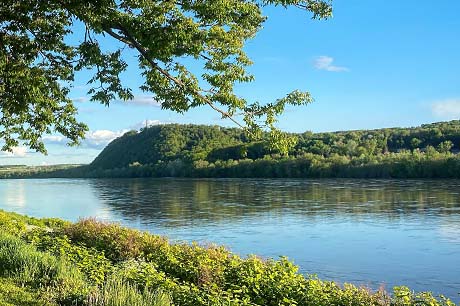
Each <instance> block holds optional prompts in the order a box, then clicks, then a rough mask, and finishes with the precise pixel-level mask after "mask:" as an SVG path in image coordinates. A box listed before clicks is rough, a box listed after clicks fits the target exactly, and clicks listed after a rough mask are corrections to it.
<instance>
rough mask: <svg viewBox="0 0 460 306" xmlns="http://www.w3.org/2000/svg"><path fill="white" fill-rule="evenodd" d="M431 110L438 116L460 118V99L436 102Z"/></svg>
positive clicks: (448, 118) (449, 118)
mask: <svg viewBox="0 0 460 306" xmlns="http://www.w3.org/2000/svg"><path fill="white" fill-rule="evenodd" d="M431 111H432V112H433V115H435V116H436V117H440V118H443V119H446V120H451V119H459V118H460V99H448V100H442V101H437V102H434V103H433V104H432V105H431Z"/></svg>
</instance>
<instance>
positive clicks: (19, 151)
mask: <svg viewBox="0 0 460 306" xmlns="http://www.w3.org/2000/svg"><path fill="white" fill-rule="evenodd" d="M11 150H12V151H11V152H8V151H0V157H25V156H26V155H27V148H26V147H23V146H19V147H13V148H12V149H11Z"/></svg>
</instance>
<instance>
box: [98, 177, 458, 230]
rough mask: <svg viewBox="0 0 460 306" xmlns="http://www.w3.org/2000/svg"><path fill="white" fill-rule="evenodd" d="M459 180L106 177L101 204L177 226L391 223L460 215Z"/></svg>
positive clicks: (100, 190)
mask: <svg viewBox="0 0 460 306" xmlns="http://www.w3.org/2000/svg"><path fill="white" fill-rule="evenodd" d="M459 187H460V183H459V182H458V181H396V180H392V181H359V180H325V181H300V180H299V181H295V180H293V181H276V180H243V181H241V180H176V179H174V180H173V179H170V180H167V179H163V180H154V179H153V180H145V179H144V180H99V181H94V183H93V184H91V188H92V190H93V193H94V194H95V195H96V196H97V197H99V199H100V201H101V202H104V203H106V204H107V205H109V206H111V208H112V209H113V210H114V211H117V212H119V213H120V214H122V215H123V216H124V217H127V218H130V217H138V216H141V218H142V220H143V222H145V223H146V224H148V223H149V222H151V221H153V222H154V223H158V222H159V221H161V222H163V223H164V224H163V225H164V226H177V225H180V224H181V223H183V222H188V221H190V220H199V221H200V222H202V223H217V224H219V223H227V222H229V220H231V219H242V218H248V217H249V218H251V217H254V216H257V215H261V214H265V213H268V212H270V214H271V215H276V214H280V215H285V214H291V215H300V216H303V217H314V218H328V217H330V216H334V217H338V216H343V217H346V218H351V219H353V220H355V219H356V220H363V219H366V218H367V219H368V218H370V221H379V219H384V220H385V222H388V221H394V222H396V221H397V220H400V219H404V220H405V221H410V220H411V219H412V218H414V219H416V220H417V221H421V220H422V221H423V220H424V219H428V220H429V219H430V218H432V217H433V216H449V215H452V214H453V215H458V214H459V213H460V204H459V203H460V194H459V193H458V192H454V191H453V190H458V189H459Z"/></svg>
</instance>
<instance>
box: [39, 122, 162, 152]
mask: <svg viewBox="0 0 460 306" xmlns="http://www.w3.org/2000/svg"><path fill="white" fill-rule="evenodd" d="M160 124H165V123H164V122H162V121H160V120H150V119H148V120H143V121H141V122H138V123H136V124H133V125H131V126H130V127H128V128H127V129H122V130H118V131H112V130H95V131H89V132H87V133H86V134H85V139H83V140H82V141H81V146H82V147H84V148H92V149H103V148H104V147H105V146H106V145H107V144H109V143H110V142H111V141H112V140H114V139H115V138H118V137H121V136H123V134H124V133H126V132H128V131H131V130H136V131H139V130H140V129H141V128H144V127H146V126H147V127H150V126H154V125H160ZM42 140H43V142H44V143H45V144H47V145H50V144H55V145H63V146H64V145H67V143H68V139H67V138H65V137H64V136H61V135H46V136H43V137H42Z"/></svg>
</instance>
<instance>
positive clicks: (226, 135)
mask: <svg viewBox="0 0 460 306" xmlns="http://www.w3.org/2000/svg"><path fill="white" fill-rule="evenodd" d="M292 136H295V138H297V144H296V145H295V146H294V147H293V148H292V150H291V151H290V152H289V153H290V154H289V155H282V154H280V152H279V151H277V150H273V149H271V148H270V147H269V146H268V145H267V144H268V143H269V142H252V141H250V139H248V138H247V136H246V134H245V133H244V132H243V131H242V130H240V129H235V128H223V127H219V126H197V125H177V124H170V125H163V126H154V127H150V128H145V129H143V130H141V131H140V132H135V131H132V132H128V133H126V134H125V135H123V136H122V137H120V138H118V139H115V140H114V141H113V142H112V143H110V144H109V145H108V146H107V147H106V148H105V149H104V150H103V151H102V152H101V154H100V155H99V156H98V157H97V158H96V159H95V160H94V161H93V163H92V164H90V165H88V166H82V167H73V168H69V169H62V170H59V169H58V170H56V171H46V172H45V171H37V172H36V173H29V174H28V175H25V176H36V177H266V178H272V177H273V178H306V177H310V178H311V177H314V178H320V177H351V178H459V177H460V171H459V170H460V155H458V152H459V151H460V121H451V122H441V123H435V124H427V125H422V126H421V127H417V128H407V129H401V128H394V129H381V130H362V131H349V132H334V133H318V134H313V133H303V134H296V135H292ZM266 137H269V135H266ZM0 173H1V172H0ZM8 173H9V175H10V176H12V177H18V176H19V177H20V176H21V175H18V174H14V172H8ZM5 176H6V175H4V177H5Z"/></svg>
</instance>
